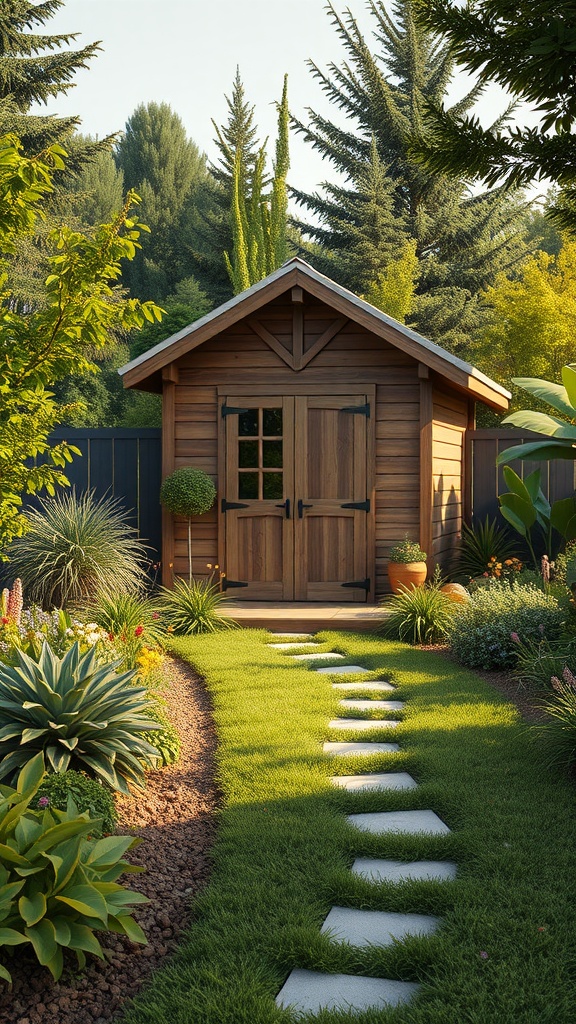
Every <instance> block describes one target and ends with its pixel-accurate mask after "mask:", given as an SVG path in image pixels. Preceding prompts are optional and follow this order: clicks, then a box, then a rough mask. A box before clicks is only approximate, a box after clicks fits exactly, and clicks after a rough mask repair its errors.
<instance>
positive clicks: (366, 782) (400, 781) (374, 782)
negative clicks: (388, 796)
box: [330, 772, 418, 793]
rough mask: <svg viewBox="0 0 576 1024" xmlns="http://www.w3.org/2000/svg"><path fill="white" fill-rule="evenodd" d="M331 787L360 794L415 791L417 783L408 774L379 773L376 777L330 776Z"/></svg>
mask: <svg viewBox="0 0 576 1024" xmlns="http://www.w3.org/2000/svg"><path fill="white" fill-rule="evenodd" d="M330 782H331V783H332V785H333V786H340V788H341V789H347V790H348V792H349V793H361V792H363V790H365V789H416V788H417V786H418V783H417V782H416V780H415V779H413V778H412V776H411V775H409V774H408V772H380V773H379V774H377V775H332V776H331V778H330Z"/></svg>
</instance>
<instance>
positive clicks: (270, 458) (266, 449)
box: [262, 441, 282, 469]
mask: <svg viewBox="0 0 576 1024" xmlns="http://www.w3.org/2000/svg"><path fill="white" fill-rule="evenodd" d="M262 465H263V466H264V467H268V466H269V467H270V468H271V469H272V468H273V469H282V441H263V442H262Z"/></svg>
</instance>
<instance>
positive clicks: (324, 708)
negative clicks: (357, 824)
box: [124, 630, 576, 1024]
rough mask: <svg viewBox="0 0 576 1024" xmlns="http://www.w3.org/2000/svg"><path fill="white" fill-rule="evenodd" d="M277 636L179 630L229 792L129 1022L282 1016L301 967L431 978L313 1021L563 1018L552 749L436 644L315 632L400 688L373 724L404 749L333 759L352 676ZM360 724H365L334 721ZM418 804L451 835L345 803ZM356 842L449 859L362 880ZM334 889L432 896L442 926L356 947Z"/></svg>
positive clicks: (362, 898)
mask: <svg viewBox="0 0 576 1024" xmlns="http://www.w3.org/2000/svg"><path fill="white" fill-rule="evenodd" d="M269 639H270V636H269V634H267V633H265V632H264V631H258V630H239V631H236V632H234V633H231V634H227V635H226V636H222V635H214V636H202V637H193V638H188V639H182V640H178V641H174V650H175V652H177V653H178V654H179V655H180V656H181V657H184V658H186V660H188V661H190V662H191V663H192V664H193V665H194V666H195V667H196V668H197V670H198V671H199V672H200V673H201V674H202V675H203V676H204V677H205V678H206V680H207V686H208V689H209V691H210V693H211V695H212V699H213V704H214V718H215V722H216V727H217V730H218V734H219V741H220V743H219V751H218V758H217V760H218V785H219V787H220V789H221V791H222V794H223V802H222V809H221V811H220V814H219V828H218V837H217V841H216V845H215V848H214V852H213V860H214V870H213V875H212V879H211V882H210V884H209V886H208V887H207V889H206V890H205V891H204V893H203V894H201V896H200V897H199V898H197V899H196V901H195V904H194V922H193V924H192V927H191V929H190V932H189V935H188V937H187V938H186V940H185V941H184V942H183V944H182V946H181V949H180V952H179V954H178V955H177V956H176V957H175V958H174V959H173V960H172V961H171V963H170V964H169V966H168V967H167V968H165V969H164V970H162V971H160V972H159V973H158V974H156V975H155V977H154V978H153V980H152V982H151V984H150V985H149V987H148V988H147V989H146V990H145V991H144V992H143V993H142V994H141V995H140V996H139V998H138V999H137V1000H136V1002H135V1004H134V1005H133V1006H132V1007H131V1008H130V1009H128V1010H127V1011H126V1014H125V1018H124V1020H125V1024H191V1022H194V1024H272V1022H288V1021H290V1020H291V1019H292V1018H291V1016H290V1014H289V1013H287V1012H286V1011H280V1010H278V1009H277V1008H276V1006H275V1004H274V1001H273V1000H274V996H275V995H276V993H277V992H278V990H279V989H280V987H281V985H282V983H283V981H284V979H285V977H286V975H287V974H288V972H289V971H290V969H291V968H292V967H304V968H309V969H312V970H326V971H336V972H343V973H353V974H366V975H371V976H378V977H387V978H393V979H394V978H395V979H399V980H406V981H419V982H421V983H423V989H422V994H421V996H420V997H419V998H418V999H417V1000H416V1001H415V1002H413V1003H411V1004H409V1005H408V1006H405V1007H401V1008H398V1009H395V1010H387V1011H384V1010H383V1011H371V1012H370V1014H368V1015H366V1014H358V1015H355V1014H341V1013H335V1012H328V1011H326V1012H324V1013H322V1014H321V1015H319V1016H317V1017H316V1018H314V1020H315V1021H316V1022H319V1021H321V1022H324V1024H335V1022H336V1021H340V1022H344V1021H346V1022H348V1021H354V1022H356V1024H368V1022H369V1024H392V1022H395V1024H461V1022H462V1024H492V1022H496V1021H497V1022H498V1024H573V1021H574V967H575V963H576V961H575V959H574V955H573V953H572V949H573V937H574V934H575V931H576V927H575V926H576V901H575V899H574V896H575V893H574V885H575V883H574V878H576V820H575V817H574V789H573V786H572V785H571V784H570V783H569V782H568V781H566V780H565V779H563V778H562V777H560V776H558V775H556V774H554V773H552V772H551V771H550V770H548V769H546V768H544V767H543V764H542V760H541V759H540V758H539V749H538V744H537V743H536V742H534V741H533V739H532V736H531V732H530V730H529V729H528V728H527V727H526V726H525V725H524V724H523V723H522V722H521V721H520V720H519V719H518V715H517V713H516V710H515V709H514V708H513V707H511V705H509V704H507V703H506V702H505V701H503V700H502V699H501V698H500V696H499V695H497V694H496V693H495V691H494V690H493V689H492V688H491V687H490V686H489V685H488V684H487V683H485V682H484V681H483V680H481V679H479V678H478V677H476V676H475V675H474V674H473V673H472V672H470V671H465V670H463V669H461V668H460V667H458V666H456V665H454V664H453V663H451V662H450V661H448V660H447V659H445V658H443V657H442V656H441V655H439V654H436V653H433V652H423V651H419V650H416V649H414V648H409V647H406V646H404V645H402V644H398V643H389V642H384V641H382V640H381V639H380V638H377V637H373V636H366V635H359V634H351V633H343V632H339V633H336V632H333V633H332V632H330V633H322V634H320V636H319V637H318V639H320V640H322V642H323V644H322V647H321V649H322V650H335V651H339V652H341V653H343V654H345V656H346V657H345V662H344V664H345V663H348V664H353V663H355V664H360V665H365V666H366V667H367V673H366V676H365V678H367V679H369V678H371V679H375V678H379V679H388V678H390V679H391V680H392V681H393V682H394V683H395V684H396V685H397V687H398V690H397V692H396V693H394V695H393V697H394V699H399V700H404V701H405V702H406V708H405V710H404V711H403V712H395V713H392V717H398V718H399V719H400V718H401V719H402V721H401V723H400V724H399V725H398V727H397V728H395V729H393V730H392V729H388V730H386V731H384V730H382V731H379V732H377V733H376V732H374V733H372V732H370V733H369V734H368V735H369V736H370V738H372V739H376V738H379V739H383V740H385V741H387V742H398V743H400V744H401V746H402V750H401V752H400V753H398V754H382V755H372V756H370V757H346V758H340V757H338V758H330V757H325V756H324V755H323V753H322V743H323V742H324V741H325V740H326V739H327V738H328V728H327V723H328V721H329V720H330V719H332V718H335V717H338V716H340V715H346V717H348V712H347V710H345V709H342V708H341V707H339V705H338V701H339V700H340V699H342V695H343V692H342V691H338V690H333V689H332V687H331V682H333V681H345V677H344V676H339V675H338V672H337V670H336V669H335V671H334V673H333V674H332V673H329V674H318V673H316V672H314V671H313V668H311V667H310V666H309V665H308V664H306V663H302V662H295V661H292V660H291V659H290V658H289V657H288V656H287V655H286V654H285V653H283V652H281V651H276V650H274V649H272V648H270V647H268V646H266V641H267V640H269ZM324 642H325V643H324ZM362 678H364V676H354V681H358V680H360V679H362ZM346 681H350V680H349V679H348V680H346ZM388 696H390V695H388ZM373 714H375V715H376V717H378V716H379V715H380V714H382V717H384V718H387V717H390V715H389V714H388V713H386V712H373ZM350 717H352V716H351V715H350ZM333 735H334V737H335V736H336V733H335V732H334V734H333ZM355 735H357V738H359V739H362V740H363V741H365V740H366V739H367V734H366V733H355V732H354V731H352V732H350V733H346V734H344V733H342V732H340V733H339V735H338V738H339V739H346V740H348V739H352V738H354V736H355ZM395 770H398V771H409V772H410V773H411V774H412V775H413V777H414V778H415V779H416V781H417V782H418V783H419V788H417V789H415V790H409V791H392V790H388V791H383V792H374V791H372V792H361V793H348V792H347V791H345V790H343V789H340V788H337V787H334V786H332V785H331V784H330V781H329V776H330V775H332V774H341V775H346V774H353V773H355V772H372V771H395ZM417 808H431V809H433V810H434V811H436V813H437V814H438V815H439V816H440V817H441V818H442V819H443V820H444V821H445V822H446V824H447V825H448V826H449V827H450V828H451V829H452V832H451V834H450V835H447V836H431V835H416V836H408V835H404V836H402V835H392V836H390V835H389V836H375V835H371V834H369V833H360V832H358V831H357V830H355V829H353V828H352V827H351V826H350V825H349V824H348V823H347V821H346V815H347V814H349V813H355V812H363V811H375V810H380V811H385V810H399V809H403V810H410V809H417ZM358 856H365V857H385V858H391V859H397V860H425V859H435V860H436V859H439V860H448V859H451V860H454V861H456V863H457V864H458V876H457V878H456V880H455V881H454V882H438V883H434V882H430V881H422V882H415V881H410V882H403V883H401V884H398V885H390V884H387V883H380V884H371V883H368V882H366V881H365V880H363V879H360V878H357V877H356V876H354V875H352V874H351V872H350V871H349V868H350V866H351V864H352V861H353V860H354V858H355V857H358ZM333 904H337V905H340V906H350V907H359V908H363V909H375V910H393V911H398V912H411V913H426V914H433V915H436V916H438V917H441V918H442V926H441V928H440V929H439V931H438V932H437V933H436V934H435V935H434V936H430V937H428V938H424V937H416V938H412V939H410V940H409V941H406V942H402V943H397V944H395V945H393V946H392V947H390V948H385V949H382V948H378V949H375V948H366V949H353V948H351V947H347V946H345V945H337V944H333V943H330V942H329V940H328V939H327V938H326V936H323V935H320V926H321V924H322V921H323V919H324V917H325V916H326V914H327V912H328V910H329V908H330V906H332V905H333ZM303 1019H304V1018H302V1020H303Z"/></svg>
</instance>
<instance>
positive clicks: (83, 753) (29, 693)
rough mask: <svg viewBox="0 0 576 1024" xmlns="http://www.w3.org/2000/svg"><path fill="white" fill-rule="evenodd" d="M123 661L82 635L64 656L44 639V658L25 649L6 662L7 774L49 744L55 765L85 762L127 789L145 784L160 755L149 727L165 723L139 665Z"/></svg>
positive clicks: (1, 728) (2, 750) (0, 693)
mask: <svg viewBox="0 0 576 1024" xmlns="http://www.w3.org/2000/svg"><path fill="white" fill-rule="evenodd" d="M117 668H118V662H110V663H107V664H98V662H97V660H96V654H95V651H94V649H91V650H89V651H88V652H87V653H86V654H84V655H81V654H80V646H79V644H77V643H75V644H74V645H73V646H72V647H71V648H70V650H69V651H68V652H67V653H66V654H65V655H64V657H63V658H62V659H60V658H58V657H57V656H56V655H55V654H54V652H53V651H52V650H51V648H50V647H49V645H48V644H44V646H43V648H42V653H41V655H40V658H39V659H38V661H34V660H33V659H32V658H30V657H28V655H26V654H23V653H22V652H21V651H18V652H17V664H16V666H15V667H13V668H12V667H10V666H7V665H2V664H0V758H1V760H0V779H5V778H7V779H8V780H9V781H10V780H12V779H13V778H14V776H15V775H16V774H17V772H18V771H19V770H20V769H21V768H22V767H23V766H24V765H25V764H27V763H28V761H29V760H30V759H31V758H32V757H34V756H35V755H36V754H37V753H38V752H39V751H42V752H43V753H44V754H45V757H46V762H47V766H48V767H49V769H50V770H51V771H54V772H62V771H66V769H68V768H74V769H76V770H82V771H85V772H86V773H87V774H88V775H89V776H91V777H96V778H98V779H100V780H101V781H102V782H103V783H104V784H105V785H106V786H109V787H110V788H111V789H117V790H120V791H121V792H123V793H129V792H130V790H129V785H128V784H129V783H133V784H134V785H136V786H142V785H143V781H144V767H143V765H145V764H148V765H150V766H153V765H154V763H155V759H156V758H157V756H158V754H157V751H156V750H155V748H154V747H153V746H151V744H150V743H148V742H147V741H146V740H145V739H144V737H143V735H142V734H143V733H144V732H147V731H151V730H154V729H157V728H159V726H157V725H156V724H155V723H151V721H150V719H149V718H147V717H146V714H145V712H146V709H147V707H148V705H149V702H148V699H147V695H146V690H145V689H144V688H142V687H137V686H134V685H131V684H132V679H133V678H134V676H135V674H136V673H135V672H134V671H130V672H124V673H122V674H120V675H119V674H118V673H117V671H116V670H117Z"/></svg>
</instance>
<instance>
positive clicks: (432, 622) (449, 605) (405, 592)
mask: <svg viewBox="0 0 576 1024" xmlns="http://www.w3.org/2000/svg"><path fill="white" fill-rule="evenodd" d="M441 585H442V580H441V579H440V578H436V579H435V580H432V581H431V582H429V583H425V584H424V585H423V586H421V587H410V588H403V589H402V590H401V591H400V592H399V593H398V594H394V596H393V597H392V598H390V599H389V600H388V601H386V603H385V605H384V608H385V609H386V611H387V613H388V614H387V617H386V619H385V621H384V623H383V624H382V626H381V627H380V629H379V632H381V633H382V634H383V635H384V636H387V637H394V638H395V639H399V640H404V641H405V642H406V643H411V644H432V643H436V642H437V641H439V640H445V639H446V636H447V635H448V631H449V629H450V626H451V624H452V619H453V618H454V615H455V614H457V609H458V607H460V606H459V605H458V606H457V605H455V603H454V602H453V601H451V600H450V598H449V597H448V595H447V594H444V593H442V591H441V590H440V587H441Z"/></svg>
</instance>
